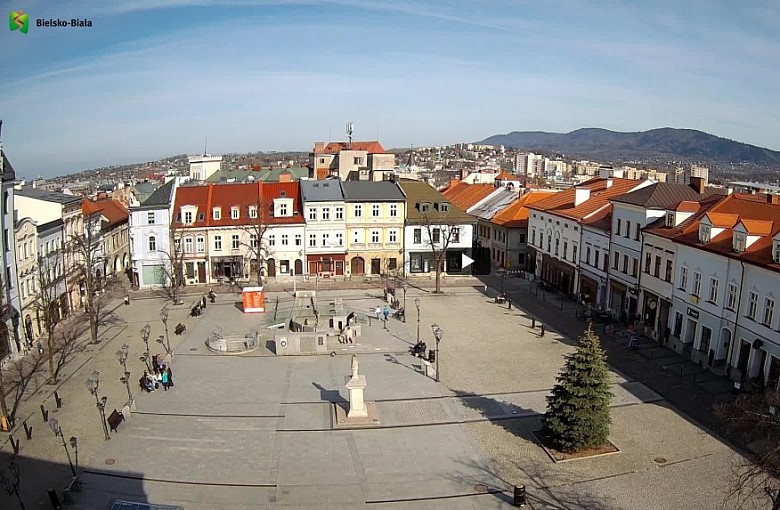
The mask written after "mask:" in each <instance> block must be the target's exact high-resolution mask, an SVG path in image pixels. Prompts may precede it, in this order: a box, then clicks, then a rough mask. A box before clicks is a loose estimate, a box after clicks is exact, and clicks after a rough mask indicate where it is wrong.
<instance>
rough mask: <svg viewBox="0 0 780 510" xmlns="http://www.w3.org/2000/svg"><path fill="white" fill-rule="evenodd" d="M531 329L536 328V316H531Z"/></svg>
mask: <svg viewBox="0 0 780 510" xmlns="http://www.w3.org/2000/svg"><path fill="white" fill-rule="evenodd" d="M531 329H536V317H531Z"/></svg>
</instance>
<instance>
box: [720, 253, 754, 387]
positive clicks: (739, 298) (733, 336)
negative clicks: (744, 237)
mask: <svg viewBox="0 0 780 510" xmlns="http://www.w3.org/2000/svg"><path fill="white" fill-rule="evenodd" d="M739 265H740V266H741V269H742V271H741V273H740V275H739V292H737V309H736V310H735V312H734V313H736V317H735V318H734V331H732V332H731V345H729V353H728V357H727V358H726V363H727V364H728V365H729V367H731V357H732V355H733V354H734V346H736V345H737V343H739V344H740V348H742V341H741V340H739V339H738V338H737V322H739V314H740V312H741V311H742V290H743V289H742V286H743V285H744V283H745V263H744V262H742V261H741V260H740V261H739ZM726 292H728V281H726ZM727 297H728V295H727ZM749 359H750V355H748V360H749ZM729 372H731V371H730V370H729ZM727 375H729V374H727ZM744 377H745V374H742V378H744Z"/></svg>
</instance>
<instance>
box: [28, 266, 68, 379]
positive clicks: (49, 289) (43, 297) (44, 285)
mask: <svg viewBox="0 0 780 510" xmlns="http://www.w3.org/2000/svg"><path fill="white" fill-rule="evenodd" d="M34 276H35V281H34V283H35V289H36V290H35V302H34V306H35V310H36V313H37V315H38V318H39V319H40V321H41V324H42V325H43V330H44V331H45V332H46V350H47V357H48V360H49V379H50V381H51V382H54V381H56V380H57V372H58V370H56V369H55V367H54V332H55V330H56V329H57V326H58V325H59V323H60V313H59V299H58V295H57V287H58V284H59V283H60V281H62V280H63V273H62V267H61V265H60V263H59V257H56V256H55V257H48V256H40V257H38V265H37V267H36V268H35V275H34Z"/></svg>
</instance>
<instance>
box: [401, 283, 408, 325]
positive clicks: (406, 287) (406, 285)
mask: <svg viewBox="0 0 780 510" xmlns="http://www.w3.org/2000/svg"><path fill="white" fill-rule="evenodd" d="M401 288H402V289H403V291H404V314H403V315H402V317H403V319H404V322H406V289H408V288H409V284H408V283H406V282H404V283H403V284H401Z"/></svg>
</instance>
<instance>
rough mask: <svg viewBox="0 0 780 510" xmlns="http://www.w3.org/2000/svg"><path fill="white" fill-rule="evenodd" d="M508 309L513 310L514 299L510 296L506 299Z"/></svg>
mask: <svg viewBox="0 0 780 510" xmlns="http://www.w3.org/2000/svg"><path fill="white" fill-rule="evenodd" d="M506 309H507V310H511V309H512V298H510V297H509V296H507V297H506Z"/></svg>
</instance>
